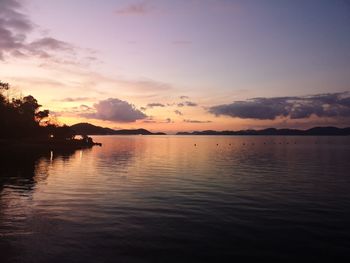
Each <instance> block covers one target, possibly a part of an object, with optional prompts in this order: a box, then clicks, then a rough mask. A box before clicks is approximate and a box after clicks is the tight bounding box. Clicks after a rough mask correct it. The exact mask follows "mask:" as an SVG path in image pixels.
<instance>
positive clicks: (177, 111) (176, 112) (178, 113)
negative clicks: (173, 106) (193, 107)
mask: <svg viewBox="0 0 350 263" xmlns="http://www.w3.org/2000/svg"><path fill="white" fill-rule="evenodd" d="M174 112H175V114H177V115H180V116H182V115H183V113H182V112H181V111H179V110H174Z"/></svg>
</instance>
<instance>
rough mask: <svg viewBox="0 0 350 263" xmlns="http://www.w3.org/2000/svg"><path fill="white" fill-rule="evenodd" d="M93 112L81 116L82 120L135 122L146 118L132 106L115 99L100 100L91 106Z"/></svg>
mask: <svg viewBox="0 0 350 263" xmlns="http://www.w3.org/2000/svg"><path fill="white" fill-rule="evenodd" d="M93 107H94V109H95V112H93V113H84V114H81V116H82V117H84V118H89V119H99V120H104V121H114V122H135V121H137V120H142V119H145V118H147V115H145V114H144V113H143V112H141V111H140V110H138V109H136V108H135V106H134V105H133V104H130V103H129V102H127V101H123V100H120V99H116V98H109V99H106V100H101V101H99V102H98V103H95V104H94V105H93Z"/></svg>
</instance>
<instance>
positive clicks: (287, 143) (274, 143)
mask: <svg viewBox="0 0 350 263" xmlns="http://www.w3.org/2000/svg"><path fill="white" fill-rule="evenodd" d="M267 144H269V143H267V142H264V145H267ZM271 144H273V145H276V144H280V145H282V144H284V145H289V144H297V142H294V143H290V142H285V143H282V142H279V143H276V142H273V143H271ZM315 144H317V142H315ZM228 145H229V146H231V145H232V144H231V143H229V144H228ZM242 145H249V143H245V142H244V143H242ZM250 145H255V143H251V144H250ZM194 146H197V144H196V143H195V144H194ZM216 146H219V144H218V143H217V144H216Z"/></svg>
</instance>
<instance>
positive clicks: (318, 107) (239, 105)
mask: <svg viewBox="0 0 350 263" xmlns="http://www.w3.org/2000/svg"><path fill="white" fill-rule="evenodd" d="M209 112H210V113H212V114H215V115H216V116H220V115H224V116H230V117H236V118H241V119H258V120H274V119H276V118H278V117H287V118H290V119H304V118H309V117H311V116H312V115H315V116H318V117H332V118H337V117H350V92H343V93H329V94H320V95H313V96H305V97H276V98H254V99H249V100H246V101H235V102H233V103H231V104H223V105H217V106H213V107H210V108H209Z"/></svg>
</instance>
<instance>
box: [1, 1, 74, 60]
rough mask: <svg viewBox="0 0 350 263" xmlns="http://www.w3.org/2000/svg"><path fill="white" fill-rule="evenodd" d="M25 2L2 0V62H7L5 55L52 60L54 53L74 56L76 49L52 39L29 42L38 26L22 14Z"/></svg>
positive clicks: (46, 38)
mask: <svg viewBox="0 0 350 263" xmlns="http://www.w3.org/2000/svg"><path fill="white" fill-rule="evenodd" d="M23 2H24V1H23ZM23 2H22V1H18V0H0V60H5V55H10V56H15V57H27V56H37V57H40V58H50V57H52V56H53V54H52V52H60V51H64V52H69V53H70V54H74V53H75V47H73V46H72V45H71V44H69V43H66V42H64V41H60V40H57V39H55V38H52V37H42V38H38V39H35V40H34V41H32V42H28V41H27V38H28V35H29V34H30V33H31V32H32V31H33V30H34V29H35V27H36V26H35V25H34V24H33V22H32V21H31V20H30V19H29V18H28V17H27V16H26V15H25V14H23V13H22V12H21V9H22V8H23Z"/></svg>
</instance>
